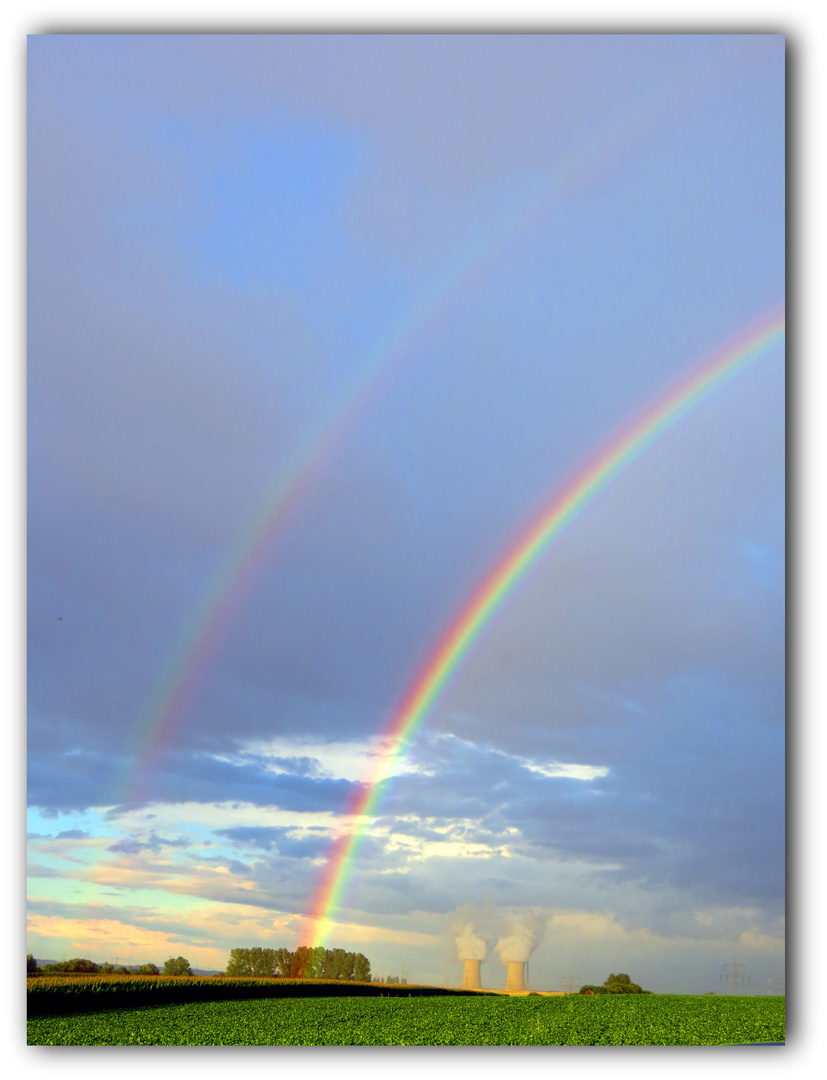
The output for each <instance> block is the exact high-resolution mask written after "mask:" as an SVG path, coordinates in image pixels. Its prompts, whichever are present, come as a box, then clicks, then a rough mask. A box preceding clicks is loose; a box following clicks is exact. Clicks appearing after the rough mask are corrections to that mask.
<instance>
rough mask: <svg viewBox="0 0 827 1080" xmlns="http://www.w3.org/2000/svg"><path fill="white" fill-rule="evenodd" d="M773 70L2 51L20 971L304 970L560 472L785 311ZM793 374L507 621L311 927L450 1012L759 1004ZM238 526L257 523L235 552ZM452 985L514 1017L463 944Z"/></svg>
mask: <svg viewBox="0 0 827 1080" xmlns="http://www.w3.org/2000/svg"><path fill="white" fill-rule="evenodd" d="M784 63H785V46H784V39H783V37H782V36H780V35H754V36H748V35H723V34H720V35H718V34H715V35H703V36H695V35H680V36H662V35H641V36H635V35H631V36H627V35H606V36H601V35H594V36H592V35H583V36H577V37H567V36H553V35H551V36H541V35H537V36H531V35H528V36H502V35H496V34H495V35H491V36H474V35H451V36H444V37H443V36H418V35H406V36H401V37H386V36H382V35H372V36H367V37H363V36H359V35H355V36H348V37H344V36H336V35H320V36H312V37H311V36H269V37H259V36H250V37H226V36H221V35H218V36H211V37H198V36H194V37H174V38H173V37H164V36H153V37H141V36H128V35H127V36H119V37H116V36H112V37H107V36H104V35H101V36H88V37H87V36H48V35H42V36H34V37H30V38H29V42H28V56H27V161H28V174H27V230H28V250H27V300H28V310H27V345H28V387H27V394H28V413H27V456H28V476H27V529H28V549H27V588H28V597H27V600H28V642H27V659H28V671H27V678H28V687H27V692H28V734H27V740H28V745H27V749H28V785H27V791H28V799H27V802H28V822H27V830H28V859H29V867H28V904H27V908H28V935H27V950H28V951H30V952H33V953H34V954H35V955H36V956H37V957H39V958H45V959H62V958H68V957H70V956H76V955H83V956H90V957H91V958H92V959H95V960H97V961H99V962H103V961H105V960H112V961H117V962H120V963H127V962H129V963H143V962H147V961H152V962H155V963H159V964H162V963H163V961H164V960H165V959H166V958H167V956H177V955H179V954H182V955H185V956H187V958H188V959H189V960H190V962H191V963H192V965H193V966H194V967H197V968H202V969H207V970H221V969H223V967H224V966H225V964H226V961H227V956H228V954H229V950H230V949H231V948H235V947H245V946H254V945H262V946H269V947H281V946H287V947H290V948H295V947H296V945H298V944H301V943H302V941H303V938H302V934H303V932H304V930H303V927H304V925H305V924H304V921H303V919H302V915H303V914H305V913H306V912H307V911H308V909H309V908H310V906H311V904H312V900H313V897H314V895H315V893H316V890H317V889H318V887H319V884H320V882H321V880H322V878H323V874H324V869H325V863H326V859H327V858H328V857H329V854H330V851H331V845H332V843H333V841H334V839H335V838H336V837H337V836H338V835H339V834H340V830H341V828H342V825H343V815H344V813H345V810H346V808H347V806H348V805H349V804H350V802H351V801H352V800H353V799H354V797H355V795H356V794H357V793H358V791H359V790H360V785H361V784H363V783H364V781H365V779H366V778H367V777H369V776H370V775H372V766H373V763H374V762H375V760H376V755H377V754H378V753H380V752H381V751H382V749H383V746H384V744H383V733H384V732H385V730H386V729H387V728H388V726H389V724H390V722H391V720H392V719H393V717H394V715H395V712H396V710H397V709H398V707H399V703H400V702H401V701H402V700H403V698H404V695H405V693H406V690H407V689H408V688H409V687H410V686H411V685H412V684H413V683H414V682H415V681H416V679H417V676H418V674H419V673H420V672H421V670H422V668H423V665H424V664H425V662H426V661H427V658H428V655H429V653H430V652H431V650H432V649H433V648H434V647H435V645H436V643H437V641H438V640H439V638H440V636H441V635H442V634H443V633H444V631H445V629H446V628H447V626H448V625H449V624H450V623H451V621H452V620H453V618H455V616H456V614H457V613H458V612H459V611H460V610H461V609H462V607H463V606H464V604H465V603H466V602H467V600H468V598H469V597H470V596H471V595H473V593H474V591H475V590H476V589H477V588H478V586H479V583H480V582H481V581H482V580H483V579H484V578H485V576H486V574H487V572H488V571H489V570H490V568H491V567H492V566H493V565H494V564H495V563H496V562H497V561H498V560H499V559H500V558H501V557H502V555H503V554H504V553H505V552H506V551H507V550H508V549H509V548H510V546H511V545H513V543H514V541H515V540H516V539H517V538H518V537H519V536H520V535H521V534H522V533H523V532H524V530H525V527H526V524H527V523H529V522H531V521H532V520H533V519H534V518H535V517H536V515H537V513H538V512H539V511H540V510H541V509H542V508H543V507H545V506H546V505H548V504H549V503H550V501H551V499H552V498H553V497H554V495H555V494H556V492H558V491H559V490H560V489H561V488H562V487H564V486H565V484H566V482H567V480H568V479H569V478H570V477H571V476H572V474H574V473H575V472H576V471H577V469H578V468H579V467H581V466H582V464H583V462H584V461H585V460H587V459H588V458H589V457H590V456H591V455H592V454H594V453H595V451H596V450H597V449H599V448H600V447H601V446H602V445H604V444H605V443H606V442H607V440H609V439H610V438H611V437H612V435H613V434H615V433H616V432H617V431H618V430H620V429H622V428H623V426H624V425H625V424H627V423H628V422H629V421H630V420H631V419H633V418H634V417H635V416H637V415H639V414H640V413H641V412H642V411H643V410H644V409H645V408H646V406H647V405H648V404H649V403H650V402H651V401H652V400H654V399H656V398H657V397H658V396H659V395H660V394H662V393H663V392H664V391H665V390H666V389H667V388H668V387H670V386H671V385H672V384H673V383H674V382H675V381H676V380H677V379H680V378H681V377H683V376H684V375H685V374H687V373H688V372H691V371H692V370H693V369H695V368H697V366H698V365H699V364H700V363H701V362H702V361H703V360H704V359H705V358H707V357H709V356H710V355H711V354H712V353H714V352H715V351H716V350H719V349H720V348H722V347H723V346H724V345H725V344H726V343H727V342H728V341H730V340H732V339H733V338H734V337H737V336H738V335H739V334H741V333H743V332H745V331H747V330H749V329H750V328H751V327H753V326H754V325H756V323H758V322H760V320H762V319H763V318H765V317H766V316H767V315H768V313H770V312H772V311H773V310H774V309H777V308H778V306H779V305H780V304H782V303H783V301H784V290H785V280H784V254H785V252H784V239H785V238H784V223H785V217H784V214H785V207H784V182H785V174H784V138H785V133H784V109H785V101H784ZM784 375H785V370H784V351H783V346H777V347H775V348H774V349H772V350H770V351H769V352H767V353H766V355H764V356H762V357H760V358H758V359H757V360H756V361H755V363H754V364H751V365H749V366H748V367H747V368H746V369H745V370H743V371H742V372H740V373H739V374H738V375H737V376H736V377H734V378H733V379H731V380H730V381H728V382H726V383H725V384H724V385H722V386H721V387H719V388H717V389H715V391H714V392H713V393H711V394H710V395H709V396H708V397H707V398H706V399H704V400H703V401H702V402H701V403H699V404H698V405H697V406H695V407H694V408H693V409H692V410H690V412H689V413H688V414H687V415H685V416H684V417H682V418H681V419H680V421H679V422H678V423H676V424H675V425H674V426H673V427H671V428H670V429H669V430H668V431H666V432H665V433H663V434H662V435H661V436H660V437H659V438H658V439H657V440H656V441H655V442H654V443H653V444H652V445H651V446H650V447H649V448H648V449H647V450H646V451H645V453H644V454H643V455H641V456H640V457H639V458H637V459H635V460H634V461H633V462H631V463H630V464H629V466H628V467H627V468H626V469H625V470H624V471H623V472H622V473H621V474H620V475H619V476H618V477H616V478H615V479H614V480H613V481H612V482H611V484H609V485H608V486H606V487H605V488H604V489H603V490H602V491H601V492H600V493H599V494H598V495H597V496H596V497H595V498H594V499H593V501H591V502H590V503H589V505H588V506H587V507H585V508H584V510H583V512H582V513H581V514H580V516H578V518H577V519H576V520H575V521H573V522H572V523H571V524H570V525H569V527H568V528H567V529H566V530H565V531H564V533H563V534H562V535H561V536H560V538H559V539H558V540H556V541H555V542H554V543H553V544H551V545H550V546H549V548H548V550H547V551H546V552H545V553H544V555H543V557H542V559H541V560H540V561H539V562H538V564H537V566H536V567H535V568H534V569H533V570H532V571H531V572H530V573H529V574H528V575H526V577H525V578H524V579H523V580H522V581H521V582H520V584H519V586H518V587H517V588H516V589H515V590H514V591H513V593H512V594H511V595H510V596H509V597H508V599H507V601H506V602H505V603H504V605H503V606H502V608H501V609H500V610H499V611H498V613H497V615H496V617H495V618H494V619H492V620H491V622H490V624H489V625H488V626H487V627H486V628H485V631H484V633H483V634H482V635H481V636H480V639H479V640H478V642H477V644H476V645H475V647H474V649H473V650H472V652H471V653H470V655H469V656H468V657H467V658H466V659H465V661H464V662H463V663H462V665H461V666H460V668H459V670H458V671H457V672H456V674H455V675H454V677H453V678H452V679H451V680H450V682H449V684H448V685H447V686H446V687H445V689H444V692H443V693H442V694H441V695H440V696H439V698H438V700H437V701H436V702H435V704H434V706H433V708H432V709H431V710H430V712H429V714H428V716H427V718H426V720H425V722H424V723H423V725H422V727H421V728H420V729H419V731H418V733H417V735H416V737H415V739H414V740H413V741H412V743H411V744H410V746H409V747H408V748H407V750H406V752H405V754H404V755H403V756H401V757H400V758H399V759H398V760H396V761H395V762H394V765H393V772H394V775H393V777H392V779H391V780H390V781H389V782H388V783H387V784H386V787H385V790H384V794H383V796H382V798H381V800H380V802H379V804H378V807H377V812H376V816H375V818H373V819H372V820H371V821H370V822H367V823H366V824H365V838H364V842H363V844H362V846H361V848H360V850H359V853H358V856H357V858H356V860H355V865H354V866H353V868H352V876H351V879H350V881H349V884H348V887H347V889H346V890H345V893H344V896H343V900H342V904H341V906H340V908H339V909H338V910H337V912H336V913H335V918H334V922H333V925H332V927H331V930H330V940H329V941H328V942H327V944H328V945H329V946H330V947H334V946H339V947H343V948H347V949H350V950H356V951H362V952H364V953H365V954H366V955H367V956H368V957H369V958H370V960H371V963H372V968H373V971H374V972H375V973H376V974H379V975H382V974H403V975H406V977H407V978H408V980H409V981H425V982H439V983H448V984H452V983H456V982H457V981H458V980H459V979H460V977H461V966H460V964H459V962H458V959H457V953H456V948H455V947H454V945H453V941H452V931H451V926H452V921H453V920H455V913H456V912H457V910H458V909H464V910H466V911H467V910H469V909H468V907H467V906H468V905H476V906H477V908H479V909H480V920H481V922H482V921H485V918H486V917H487V916H486V915H485V914H484V912H485V911H489V912H490V910H491V909H496V910H497V912H499V913H500V915H499V916H498V917H500V918H501V919H502V920H505V922H506V923H507V921H508V918H509V917H510V916H517V915H519V914H520V913H524V912H526V911H527V910H529V909H530V910H531V911H534V912H536V913H540V915H542V920H543V922H544V924H545V926H546V929H545V933H544V935H543V936H542V937H541V938H540V940H539V941H538V944H537V946H536V949H535V951H534V952H533V954H532V956H531V961H530V964H531V981H532V985H533V986H535V987H536V988H537V989H558V988H560V986H561V984H562V983H563V981H564V980H565V979H566V978H567V977H568V976H569V975H570V974H571V975H573V976H574V977H575V978H576V979H577V981H578V985H579V984H580V983H585V982H602V981H603V979H605V978H606V976H607V975H608V974H609V972H612V971H615V972H616V971H627V972H628V973H629V974H630V975H631V977H632V979H633V980H634V981H636V982H638V983H640V984H641V985H643V986H644V987H646V988H648V989H652V990H655V991H663V992H669V991H671V992H692V991H696V992H701V991H705V990H708V989H717V990H720V989H721V988H722V985H723V984H722V983H721V981H720V975H721V974H722V972H723V965H724V964H726V963H729V962H731V961H732V960H733V958H735V957H737V960H738V962H739V964H743V965H744V970H745V972H746V973H747V974H748V975H749V978H750V980H751V982H750V984H749V986H748V987H747V988H746V989H747V990H748V991H750V992H761V991H763V992H766V988H767V985H768V979H774V980H776V985H777V981H778V980H779V979H780V978H781V977H782V976H783V972H784V914H785V912H784V887H785V881H784V856H785V852H784V826H785V822H784V767H785V766H784V749H785V747H784V703H785V670H784V635H785V608H784V558H785V553H784V540H785V536H784V495H785V493H784V467H785V466H784V444H785V442H784V441H785V430H784V416H785V402H784ZM262 523H263V524H262ZM482 978H483V984H484V985H489V986H498V985H500V983H504V978H505V969H504V967H503V966H502V964H501V962H500V961H499V959H498V958H497V956H496V954H495V953H494V951H493V950H492V951H491V954H490V955H489V958H488V959H487V960H486V961H485V963H484V964H483V967H482Z"/></svg>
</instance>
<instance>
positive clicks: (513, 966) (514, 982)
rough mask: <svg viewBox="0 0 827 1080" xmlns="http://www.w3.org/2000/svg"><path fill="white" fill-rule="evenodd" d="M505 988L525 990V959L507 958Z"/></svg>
mask: <svg viewBox="0 0 827 1080" xmlns="http://www.w3.org/2000/svg"><path fill="white" fill-rule="evenodd" d="M505 967H506V971H507V972H508V974H507V975H506V977H505V988H506V990H525V961H524V960H509V961H508V962H507V963H506V965H505Z"/></svg>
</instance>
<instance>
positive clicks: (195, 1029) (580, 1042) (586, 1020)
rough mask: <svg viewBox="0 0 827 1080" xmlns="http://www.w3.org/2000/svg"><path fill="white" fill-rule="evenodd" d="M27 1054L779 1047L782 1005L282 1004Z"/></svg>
mask: <svg viewBox="0 0 827 1080" xmlns="http://www.w3.org/2000/svg"><path fill="white" fill-rule="evenodd" d="M27 1041H28V1043H29V1045H84V1046H89V1045H93V1046H104V1045H109V1046H112V1045H115V1046H130V1045H147V1046H158V1045H163V1046H204V1045H207V1046H296V1045H303V1046H365V1045H367V1046H479V1045H488V1046H595V1045H611V1046H618V1045H621V1046H622V1045H626V1046H665V1045H666V1046H689V1045H695V1046H698V1045H705V1046H709V1045H713V1046H714V1045H724V1044H732V1043H770V1042H783V1041H784V998H783V997H736V996H732V997H726V998H724V997H689V996H677V995H674V996H673V995H654V994H653V995H645V996H639V995H636V994H635V995H632V994H628V995H626V994H623V995H606V996H601V997H585V996H582V997H581V996H579V995H566V996H564V997H541V996H527V997H505V996H493V995H492V996H489V995H484V994H483V995H473V996H463V997H460V996H450V997H445V996H438V997H431V996H419V997H416V996H412V997H408V996H403V995H402V994H394V995H392V996H387V997H365V996H361V997H360V996H356V997H351V996H336V997H330V996H328V997H301V998H297V997H279V998H274V997H270V998H263V999H262V998H260V999H254V1000H225V1001H197V1002H184V1003H177V1004H170V1005H144V1006H139V1007H133V1008H119V1009H109V1010H105V1011H97V1012H95V1011H87V1012H79V1013H73V1014H64V1015H51V1016H49V1015H43V1016H35V1017H32V1018H31V1019H30V1020H29V1021H28V1040H27Z"/></svg>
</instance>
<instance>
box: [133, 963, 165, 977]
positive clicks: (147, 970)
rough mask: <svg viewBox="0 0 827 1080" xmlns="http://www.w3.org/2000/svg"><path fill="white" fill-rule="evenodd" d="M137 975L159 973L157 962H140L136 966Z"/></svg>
mask: <svg viewBox="0 0 827 1080" xmlns="http://www.w3.org/2000/svg"><path fill="white" fill-rule="evenodd" d="M138 974H139V975H160V974H161V969H160V968H159V967H158V965H157V964H141V966H140V967H139V968H138Z"/></svg>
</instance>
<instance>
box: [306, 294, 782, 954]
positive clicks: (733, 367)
mask: <svg viewBox="0 0 827 1080" xmlns="http://www.w3.org/2000/svg"><path fill="white" fill-rule="evenodd" d="M783 337H784V310H783V308H782V309H781V310H780V311H778V312H775V313H773V315H772V316H771V317H770V318H768V319H765V320H763V321H762V323H761V324H760V325H759V326H758V327H755V328H753V329H751V330H750V331H749V332H748V333H746V334H743V335H741V336H740V337H739V338H738V339H737V340H736V341H734V342H730V343H729V344H728V345H727V346H726V347H725V348H724V349H721V350H719V351H718V352H716V353H715V354H714V355H713V356H712V357H711V358H707V360H706V361H705V362H704V363H702V364H701V365H700V367H697V368H695V369H694V370H693V372H692V374H691V375H690V376H689V377H688V378H684V379H683V380H682V381H681V382H680V383H679V384H678V385H677V386H675V387H673V388H672V389H671V390H670V391H669V392H668V393H667V394H665V395H664V396H663V397H661V398H660V399H659V400H658V401H656V402H655V403H654V404H653V405H651V406H650V407H649V408H648V409H647V410H646V411H645V412H644V413H642V414H641V415H640V416H639V417H638V418H637V419H636V420H635V421H634V422H633V423H632V424H631V425H629V426H627V427H626V428H625V429H624V430H623V431H622V432H621V433H620V434H619V435H617V436H615V438H614V439H612V440H611V441H610V442H609V443H608V444H607V445H606V446H604V447H603V449H602V451H601V452H599V453H598V454H596V455H595V456H594V457H593V458H592V459H591V460H590V461H588V462H587V463H586V464H585V465H584V466H583V467H581V468H580V469H579V470H578V471H577V472H576V473H575V474H574V476H573V477H572V478H571V479H570V480H569V482H568V483H567V484H566V485H565V486H564V487H563V488H562V490H560V491H559V492H558V493H557V494H556V495H555V497H554V498H553V500H552V502H551V503H550V504H549V505H548V506H547V507H546V508H545V509H544V510H543V512H542V513H541V514H540V516H539V517H538V518H537V519H536V520H535V521H534V522H533V524H532V525H531V526H530V528H529V529H528V530H527V531H526V532H524V533H523V535H522V536H521V537H520V539H519V540H518V541H517V542H516V543H515V544H514V545H513V546H512V547H511V548H510V549H509V550H508V552H507V553H506V554H505V556H504V557H503V558H501V559H500V560H499V561H498V562H497V563H496V565H495V566H494V567H493V568H492V570H491V571H490V573H489V574H488V575H487V577H486V578H485V579H484V580H483V581H482V582H481V584H480V585H479V587H478V588H477V589H476V591H475V592H474V593H473V595H472V596H471V598H470V600H469V601H468V602H467V603H466V604H465V606H464V607H463V608H462V610H461V611H460V613H459V615H458V616H457V617H456V619H455V620H454V621H453V623H452V624H451V626H450V628H449V629H448V632H447V633H446V634H445V635H444V636H443V637H442V639H441V641H440V642H439V644H438V645H437V647H436V648H435V649H434V650H433V651H432V652H431V655H430V659H429V661H428V662H427V664H426V665H425V667H424V669H423V670H422V672H421V674H420V675H419V677H418V678H417V679H416V680H415V681H414V682H413V684H412V685H411V687H410V689H409V690H408V692H407V694H406V695H405V697H404V698H403V699H402V702H401V703H400V705H399V707H398V709H397V710H396V712H395V714H394V716H393V719H392V721H391V723H390V724H389V726H388V727H387V729H386V731H385V733H384V738H383V740H382V744H383V746H384V747H385V750H384V752H383V753H382V754H381V755H379V757H378V760H377V762H376V764H375V766H374V769H373V773H372V775H371V776H370V777H369V778H368V779H366V781H365V782H364V783H363V785H362V789H361V790H360V792H359V794H358V795H357V797H356V798H355V799H354V800H353V801H352V802H351V804H350V806H349V807H348V808H347V810H346V811H345V815H344V821H345V823H346V825H347V828H348V831H346V832H343V833H342V835H341V836H340V837H339V838H338V839H337V840H336V842H335V843H334V845H333V847H332V850H331V853H330V856H329V858H328V861H327V864H326V866H325V870H324V874H323V879H322V882H321V884H320V886H319V888H318V890H317V892H316V894H315V896H314V898H313V902H312V904H311V906H310V908H309V910H308V912H307V914H306V915H305V916H304V920H305V927H306V931H305V933H306V936H311V937H312V944H314V945H319V944H323V943H324V941H325V940H326V938H327V937H328V934H329V931H330V927H331V925H332V922H333V918H334V915H335V914H336V912H337V911H338V909H339V908H340V907H341V903H342V899H343V893H344V890H345V888H346V886H347V884H348V881H349V879H350V877H351V875H352V873H353V869H354V867H355V862H356V855H357V853H358V849H359V845H360V843H361V841H362V840H363V839H364V837H365V835H366V832H367V829H368V827H369V825H370V821H371V818H372V817H374V816H375V812H376V807H377V805H378V803H379V799H380V797H381V794H382V790H383V784H384V782H385V779H386V774H387V772H388V768H389V766H390V765H391V764H392V762H393V761H394V760H395V759H397V758H398V757H399V756H400V755H401V754H403V753H404V752H405V750H406V748H407V746H408V744H409V743H410V741H411V739H412V738H413V737H414V735H415V734H416V732H417V731H418V729H419V728H420V727H421V725H422V723H423V721H424V720H425V717H426V716H427V715H428V712H429V710H430V709H431V707H432V706H433V704H434V702H435V701H436V699H437V697H438V696H439V694H440V692H441V691H442V690H443V689H444V688H445V685H446V683H447V682H448V681H449V679H450V678H451V676H452V675H453V674H454V673H455V672H456V670H457V667H458V666H459V665H460V663H461V662H462V660H463V658H464V657H465V656H466V655H467V653H468V651H469V650H470V649H471V647H472V646H473V644H474V642H475V641H476V640H477V639H478V638H479V636H480V634H481V633H482V631H483V629H484V628H485V626H486V625H487V623H488V622H489V620H490V619H491V617H492V616H493V614H494V613H495V611H496V610H497V609H498V608H499V607H500V605H501V604H502V603H503V602H504V601H505V599H506V598H507V597H508V596H509V595H510V594H511V592H512V591H513V590H514V588H515V586H516V585H517V583H518V582H519V581H521V579H522V578H523V577H524V576H525V575H526V573H527V572H528V571H529V569H530V568H531V567H532V566H533V565H534V564H535V563H536V562H537V560H538V559H539V558H540V556H541V555H543V553H544V552H545V551H546V550H547V549H548V547H549V545H550V544H551V542H552V541H553V540H554V539H556V538H557V537H558V536H559V535H560V533H561V532H562V531H563V529H564V528H565V527H566V525H568V524H569V523H570V522H571V521H572V520H573V519H574V518H575V517H576V516H577V514H578V513H579V512H580V511H581V510H582V509H583V508H584V507H585V506H586V505H587V504H588V503H589V502H590V501H591V500H592V499H593V498H594V497H595V495H596V494H597V493H598V492H599V491H600V490H601V489H602V488H603V487H604V486H605V485H606V484H608V483H609V481H610V480H611V479H612V478H613V477H614V476H616V475H617V473H618V472H620V470H621V469H623V468H624V467H625V466H626V465H628V464H629V462H631V461H632V460H633V459H634V458H635V457H637V456H638V455H639V454H640V453H641V452H642V451H643V450H645V449H646V447H648V446H649V445H650V444H651V443H652V442H653V441H654V440H655V439H656V438H657V437H658V436H659V435H660V434H661V433H662V432H663V431H665V430H666V429H667V428H668V427H670V426H671V425H672V424H674V423H675V422H676V421H677V420H678V419H679V418H680V417H681V416H683V415H684V414H685V413H686V412H688V411H689V410H690V409H692V408H693V406H695V405H696V404H697V403H698V402H699V401H700V400H701V399H702V398H704V397H706V396H707V395H708V394H709V393H711V391H712V390H714V389H715V388H716V387H718V386H720V384H721V383H723V382H724V381H725V380H727V379H729V378H731V377H732V376H733V375H735V374H736V373H737V372H738V371H740V370H742V369H743V368H744V367H746V366H747V365H748V364H750V363H752V362H753V361H755V360H757V359H758V358H759V357H760V356H762V355H764V354H765V353H766V352H767V351H768V350H769V349H771V348H772V347H773V346H774V345H776V344H778V343H779V342H780V341H781V340H782V339H783Z"/></svg>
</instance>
